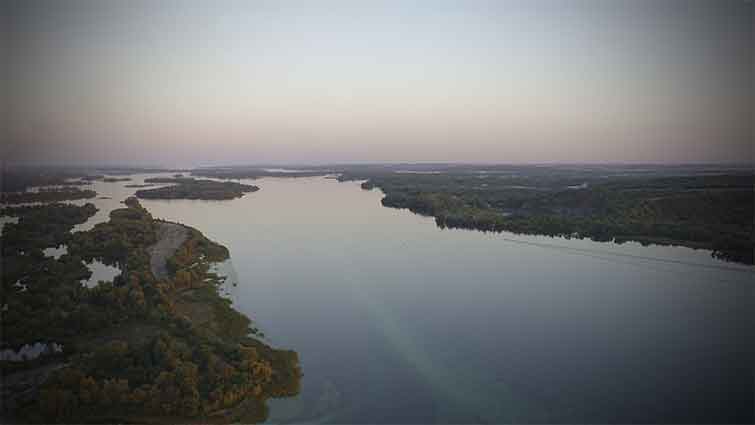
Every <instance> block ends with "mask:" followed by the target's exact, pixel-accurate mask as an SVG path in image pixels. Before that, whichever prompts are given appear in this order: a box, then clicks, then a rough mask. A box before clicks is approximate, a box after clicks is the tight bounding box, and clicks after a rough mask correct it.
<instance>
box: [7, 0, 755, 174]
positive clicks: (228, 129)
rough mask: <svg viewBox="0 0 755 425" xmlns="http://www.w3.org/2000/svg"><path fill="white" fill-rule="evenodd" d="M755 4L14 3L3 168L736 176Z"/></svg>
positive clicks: (747, 147) (746, 141) (744, 135)
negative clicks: (648, 170)
mask: <svg viewBox="0 0 755 425" xmlns="http://www.w3.org/2000/svg"><path fill="white" fill-rule="evenodd" d="M753 5H754V3H753V2H752V1H747V0H742V1H736V0H731V1H711V2H699V1H693V0H689V1H643V0H638V1H611V0H607V1H604V0H601V1H592V2H590V1H471V0H470V1H457V2H446V1H433V2H421V1H402V2H398V1H396V2H390V1H385V2H367V1H365V2H360V1H357V2H354V1H327V0H325V1H317V2H313V1H300V2H286V1H171V0H166V1H139V0H136V1H124V2H115V1H78V0H71V1H65V2H63V1H34V0H32V1H15V0H12V1H9V2H5V3H4V6H2V7H3V8H5V11H4V13H3V18H4V22H3V23H2V24H0V28H2V31H3V32H5V33H7V34H4V35H7V36H6V37H3V39H4V40H6V44H5V45H4V47H3V49H5V50H6V53H7V54H3V55H2V56H3V57H6V58H8V63H7V64H6V66H4V68H5V69H4V71H3V72H5V73H6V75H5V78H4V79H3V80H4V81H5V82H6V83H7V87H6V88H5V90H6V92H7V93H8V97H7V98H8V99H9V100H10V102H9V106H10V108H9V111H8V113H7V114H6V117H7V118H8V120H7V121H8V131H7V132H6V134H8V136H9V137H8V141H7V142H4V143H3V148H2V149H3V151H2V155H3V158H5V159H6V160H12V161H36V162H59V163H98V164H143V165H170V166H196V165H218V164H245V163H318V164H319V163H346V162H425V161H433V162H484V163H551V162H567V163H587V162H645V163H648V162H650V163H666V162H673V163H678V162H743V161H752V154H753V147H752V145H753V143H752V139H753V127H752V121H753V112H752V110H753V108H752V100H751V99H753V91H752V90H753V89H752V86H753V84H752V75H753V69H752V68H753V66H752V50H751V45H753V25H752V23H753V17H754V15H753V11H754V6H753Z"/></svg>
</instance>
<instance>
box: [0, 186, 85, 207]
mask: <svg viewBox="0 0 755 425" xmlns="http://www.w3.org/2000/svg"><path fill="white" fill-rule="evenodd" d="M95 196H97V192H95V191H93V190H90V189H84V190H82V189H79V188H76V187H72V188H65V187H64V188H61V189H41V190H39V191H38V192H3V193H1V194H0V203H5V204H21V203H27V202H60V201H73V200H77V199H90V198H94V197H95Z"/></svg>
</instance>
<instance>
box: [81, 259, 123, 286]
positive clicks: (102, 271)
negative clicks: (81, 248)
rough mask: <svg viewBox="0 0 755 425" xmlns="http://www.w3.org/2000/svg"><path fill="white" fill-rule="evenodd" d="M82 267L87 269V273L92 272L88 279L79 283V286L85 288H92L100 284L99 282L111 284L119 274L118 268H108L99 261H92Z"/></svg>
mask: <svg viewBox="0 0 755 425" xmlns="http://www.w3.org/2000/svg"><path fill="white" fill-rule="evenodd" d="M84 265H86V266H87V267H88V268H89V271H91V272H92V275H91V276H89V279H87V280H82V281H81V284H82V285H84V286H86V287H87V288H94V287H95V286H97V285H98V284H99V283H100V281H103V282H112V281H113V279H114V278H115V277H116V276H118V275H119V274H121V269H120V268H118V267H115V266H109V265H107V264H105V263H102V262H101V261H99V260H92V261H91V262H89V263H84Z"/></svg>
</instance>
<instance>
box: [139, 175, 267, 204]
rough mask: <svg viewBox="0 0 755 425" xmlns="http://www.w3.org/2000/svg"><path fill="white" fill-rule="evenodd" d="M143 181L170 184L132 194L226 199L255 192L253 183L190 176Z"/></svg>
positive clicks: (155, 196) (171, 197)
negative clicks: (169, 184)
mask: <svg viewBox="0 0 755 425" xmlns="http://www.w3.org/2000/svg"><path fill="white" fill-rule="evenodd" d="M145 183H147V184H149V183H172V185H171V186H165V187H158V188H154V189H143V190H138V191H136V193H135V194H134V195H135V196H136V197H137V198H141V199H204V200H228V199H235V198H240V197H242V196H244V195H245V194H247V193H250V192H256V191H258V190H259V189H260V188H259V187H257V186H254V185H249V184H242V183H237V182H230V181H223V182H220V181H216V180H204V179H195V178H192V177H154V178H150V179H146V180H145Z"/></svg>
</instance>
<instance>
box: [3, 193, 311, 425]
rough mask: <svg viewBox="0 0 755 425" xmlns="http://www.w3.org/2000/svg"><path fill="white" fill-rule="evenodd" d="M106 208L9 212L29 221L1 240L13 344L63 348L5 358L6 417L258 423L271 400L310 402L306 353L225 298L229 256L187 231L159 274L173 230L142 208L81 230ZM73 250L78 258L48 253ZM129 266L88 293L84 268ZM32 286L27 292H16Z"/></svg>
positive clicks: (7, 328)
mask: <svg viewBox="0 0 755 425" xmlns="http://www.w3.org/2000/svg"><path fill="white" fill-rule="evenodd" d="M95 211H96V208H95V207H94V206H93V205H91V204H87V205H84V206H74V205H63V204H50V205H45V206H34V207H14V208H5V209H3V211H2V213H3V214H4V215H14V216H17V217H19V221H18V223H8V224H6V227H5V228H4V231H3V234H2V247H3V248H2V249H3V252H2V254H3V261H4V269H3V273H2V299H3V302H4V303H5V305H4V306H3V309H2V311H1V312H0V318H1V319H2V323H1V324H2V328H3V330H4V333H3V339H2V345H3V348H14V349H15V348H17V347H19V346H21V345H22V344H28V343H33V342H39V341H42V342H46V343H50V344H51V343H53V342H54V343H57V344H61V345H62V347H63V350H62V352H52V353H48V354H47V355H43V356H40V357H38V358H36V359H34V360H30V361H26V362H10V361H2V362H0V367H1V368H2V373H3V376H4V383H3V385H2V396H3V409H4V411H3V417H4V418H5V419H6V420H10V421H16V422H53V421H55V422H68V423H71V422H176V421H181V422H202V423H210V422H212V423H226V422H233V421H241V422H259V421H262V420H264V419H265V418H266V416H267V408H266V405H265V400H266V399H268V398H270V397H281V396H289V395H294V394H296V393H298V391H299V379H300V372H299V366H298V358H297V355H296V353H295V352H293V351H286V350H277V349H273V348H271V347H269V346H267V345H266V344H264V343H262V342H261V341H259V339H258V338H255V336H254V332H255V331H256V330H255V329H254V328H253V327H252V325H251V321H250V320H249V319H248V318H247V317H246V316H244V315H242V314H241V313H239V312H237V311H235V310H234V309H233V308H231V306H230V301H228V300H227V299H225V298H223V297H221V296H220V295H219V294H218V289H217V286H218V285H219V283H220V282H221V279H220V278H218V276H216V275H215V274H213V273H212V272H211V271H210V265H211V263H213V262H218V261H223V260H225V259H227V258H228V251H227V249H226V248H225V247H223V246H221V245H218V244H216V243H214V242H212V241H210V240H208V239H207V238H205V237H204V236H203V235H202V234H201V233H200V232H199V231H198V230H196V229H192V228H189V227H186V226H182V227H183V228H184V229H185V232H184V238H183V240H182V241H181V243H180V245H179V246H178V249H176V250H175V252H174V253H172V254H171V255H170V257H169V258H168V259H167V264H166V268H167V270H168V273H167V276H165V277H163V278H157V277H155V275H154V274H153V273H152V271H151V268H150V247H151V246H153V245H154V244H155V243H156V242H157V241H158V234H159V231H160V228H161V226H166V225H171V226H180V225H177V224H169V223H165V222H161V221H159V220H155V219H153V218H152V216H151V215H150V214H149V212H148V211H147V210H145V209H144V208H143V207H142V206H141V205H140V204H139V202H138V201H137V200H136V199H135V198H129V199H128V200H127V201H126V207H125V208H121V209H116V210H114V211H112V212H111V214H110V220H109V221H108V222H106V223H100V224H98V225H96V226H95V227H94V228H93V229H92V230H89V231H86V232H76V233H74V234H71V233H70V230H71V228H72V227H73V225H75V224H78V223H83V222H84V221H86V219H87V218H88V217H90V216H92V215H93V214H94V213H95ZM61 243H64V244H66V245H67V248H68V253H67V254H64V255H62V256H61V257H60V258H58V259H57V260H56V259H53V258H52V257H46V256H44V254H43V252H42V250H43V249H44V248H46V247H50V246H57V245H58V244H61ZM93 259H97V260H99V261H102V262H103V263H105V264H111V265H118V266H119V267H120V269H121V270H122V273H121V274H120V275H119V276H117V277H116V278H115V279H114V280H113V281H112V282H100V283H99V284H98V285H96V286H94V287H92V288H88V287H86V286H84V285H82V284H81V282H80V280H81V279H85V278H87V277H88V276H89V275H90V271H89V270H88V269H87V267H86V266H85V265H84V262H85V261H91V260H93ZM16 282H21V283H22V284H23V287H24V288H23V290H22V289H20V288H19V285H16Z"/></svg>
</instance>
